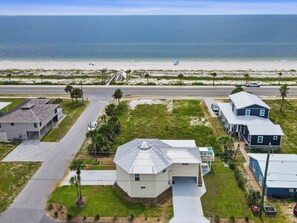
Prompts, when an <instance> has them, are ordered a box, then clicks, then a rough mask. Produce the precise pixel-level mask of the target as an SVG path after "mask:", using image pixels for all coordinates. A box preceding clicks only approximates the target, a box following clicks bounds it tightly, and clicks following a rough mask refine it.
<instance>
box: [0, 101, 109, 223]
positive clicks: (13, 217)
mask: <svg viewBox="0 0 297 223" xmlns="http://www.w3.org/2000/svg"><path fill="white" fill-rule="evenodd" d="M100 97H101V98H100ZM109 98H111V96H110V97H109ZM100 99H101V100H100ZM90 101H91V102H90V104H89V106H88V107H87V108H86V110H85V111H84V112H83V114H82V115H81V116H80V118H79V119H78V120H77V121H76V123H75V124H74V125H73V127H72V128H71V129H70V130H69V132H68V133H67V134H66V136H65V137H64V138H63V139H62V140H61V141H60V142H59V143H58V144H57V146H56V148H55V149H54V150H53V152H52V153H51V154H49V155H48V157H47V158H46V160H45V161H44V162H43V163H42V166H41V167H40V168H39V170H38V171H37V172H36V174H35V175H34V176H33V177H32V179H31V180H30V181H29V182H28V184H27V185H26V186H25V188H24V189H23V190H22V191H21V193H20V194H19V195H18V196H17V198H16V199H15V200H14V202H13V204H12V205H11V206H10V207H9V209H7V210H6V211H4V212H3V213H1V214H0V223H18V222H22V223H44V222H52V220H50V219H48V217H47V215H46V212H45V210H44V208H45V205H46V202H47V199H48V196H49V195H50V194H51V193H52V192H53V190H54V189H55V188H56V186H57V185H58V183H59V182H60V180H61V179H62V178H63V177H64V175H65V172H66V171H67V169H68V166H69V164H70V162H71V161H72V159H73V158H74V156H75V154H76V153H77V152H78V151H79V149H80V147H81V146H82V144H83V143H84V140H85V135H86V132H87V125H86V123H90V122H92V121H94V120H96V119H97V118H98V116H99V114H100V113H101V112H102V110H103V108H104V106H105V104H106V103H107V99H106V101H102V96H99V97H97V98H91V100H90Z"/></svg>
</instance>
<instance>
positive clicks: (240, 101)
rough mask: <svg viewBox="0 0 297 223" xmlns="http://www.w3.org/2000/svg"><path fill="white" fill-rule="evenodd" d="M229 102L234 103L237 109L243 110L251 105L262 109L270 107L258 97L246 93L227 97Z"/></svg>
mask: <svg viewBox="0 0 297 223" xmlns="http://www.w3.org/2000/svg"><path fill="white" fill-rule="evenodd" d="M229 98H230V100H231V101H232V102H233V103H234V105H235V107H236V108H237V109H241V108H245V107H248V106H251V105H259V106H261V107H264V108H268V109H270V107H269V106H268V105H267V104H266V103H265V102H264V101H262V100H261V99H260V98H259V97H258V96H256V95H253V94H250V93H247V92H245V91H242V92H239V93H236V94H231V95H229Z"/></svg>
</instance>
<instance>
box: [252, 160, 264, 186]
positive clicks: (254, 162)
mask: <svg viewBox="0 0 297 223" xmlns="http://www.w3.org/2000/svg"><path fill="white" fill-rule="evenodd" d="M254 165H255V167H256V168H255V170H254V168H253V166H254ZM249 167H250V170H251V171H252V173H253V174H254V176H255V178H256V180H257V181H258V183H259V179H260V178H261V177H262V179H263V178H264V177H263V176H264V174H263V173H262V171H261V168H260V166H259V163H258V161H257V160H255V159H253V158H252V157H250V163H249ZM260 185H261V184H260Z"/></svg>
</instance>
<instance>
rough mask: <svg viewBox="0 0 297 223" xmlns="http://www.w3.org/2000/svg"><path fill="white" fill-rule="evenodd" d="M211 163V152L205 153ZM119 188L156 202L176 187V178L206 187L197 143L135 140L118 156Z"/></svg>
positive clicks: (124, 146)
mask: <svg viewBox="0 0 297 223" xmlns="http://www.w3.org/2000/svg"><path fill="white" fill-rule="evenodd" d="M203 152H204V157H205V160H206V161H207V162H211V161H213V160H214V153H213V151H212V149H211V148H208V150H207V151H206V150H205V148H204V149H203ZM114 162H115V164H116V184H117V185H118V186H119V187H120V188H121V189H122V190H123V191H125V192H126V193H127V194H128V195H129V196H130V197H133V198H156V197H158V196H159V195H160V194H162V193H163V192H165V191H166V190H167V189H169V188H170V187H171V185H172V184H174V179H175V178H176V177H186V178H192V179H194V180H195V182H196V183H197V186H199V187H202V186H204V185H203V175H204V174H203V172H204V171H203V170H202V166H203V165H204V166H206V167H207V168H206V172H205V173H207V172H209V168H210V167H209V166H208V164H207V163H204V164H202V162H203V159H202V158H201V155H200V151H199V148H197V147H196V145H195V141H194V140H159V139H134V140H132V141H130V142H128V143H126V144H124V145H122V146H119V147H118V149H117V152H116V154H115V158H114Z"/></svg>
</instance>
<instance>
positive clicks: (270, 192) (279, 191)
mask: <svg viewBox="0 0 297 223" xmlns="http://www.w3.org/2000/svg"><path fill="white" fill-rule="evenodd" d="M290 189H292V190H293V192H290ZM266 196H270V197H296V196H297V188H269V187H268V188H267V189H266Z"/></svg>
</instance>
